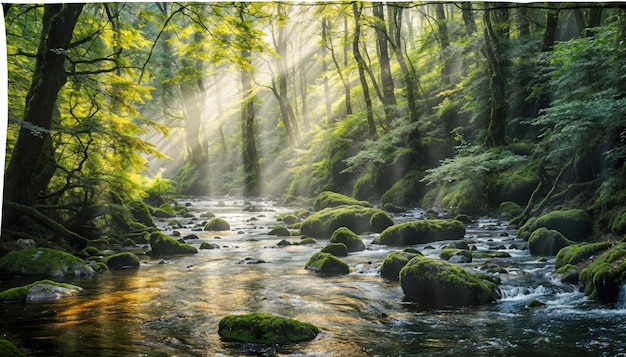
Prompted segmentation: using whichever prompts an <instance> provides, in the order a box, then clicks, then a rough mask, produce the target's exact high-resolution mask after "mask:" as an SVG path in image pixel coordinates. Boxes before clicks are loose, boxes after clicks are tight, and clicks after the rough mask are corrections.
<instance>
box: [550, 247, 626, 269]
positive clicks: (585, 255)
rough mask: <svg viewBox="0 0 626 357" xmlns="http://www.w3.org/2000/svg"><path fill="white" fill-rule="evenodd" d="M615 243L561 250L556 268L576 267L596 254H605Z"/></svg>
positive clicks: (555, 264) (557, 256)
mask: <svg viewBox="0 0 626 357" xmlns="http://www.w3.org/2000/svg"><path fill="white" fill-rule="evenodd" d="M613 245H614V243H611V242H598V243H589V244H574V245H569V246H567V247H564V248H563V249H561V250H559V252H558V253H557V255H556V260H555V261H554V268H555V269H559V268H560V267H562V266H565V265H567V264H571V265H576V264H578V263H580V262H583V261H585V260H587V259H589V258H590V257H592V256H593V255H595V254H598V253H600V252H603V251H605V250H607V249H609V248H611V247H613Z"/></svg>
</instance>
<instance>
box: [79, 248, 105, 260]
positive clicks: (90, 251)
mask: <svg viewBox="0 0 626 357" xmlns="http://www.w3.org/2000/svg"><path fill="white" fill-rule="evenodd" d="M78 254H80V256H82V257H85V258H88V257H94V256H96V255H100V254H102V252H100V249H98V248H96V247H94V246H93V245H90V246H87V247H85V248H83V250H81V251H80V253H78Z"/></svg>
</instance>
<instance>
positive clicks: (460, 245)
mask: <svg viewBox="0 0 626 357" xmlns="http://www.w3.org/2000/svg"><path fill="white" fill-rule="evenodd" d="M445 247H446V248H456V249H465V250H470V246H469V244H467V241H465V240H463V239H461V240H455V241H454V242H450V243H448V244H446V246H445Z"/></svg>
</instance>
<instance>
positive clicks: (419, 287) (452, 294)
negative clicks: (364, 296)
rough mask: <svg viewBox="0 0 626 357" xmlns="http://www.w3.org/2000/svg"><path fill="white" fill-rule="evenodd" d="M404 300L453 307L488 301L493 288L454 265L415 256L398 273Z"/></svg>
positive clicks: (494, 292) (493, 295) (429, 305)
mask: <svg viewBox="0 0 626 357" xmlns="http://www.w3.org/2000/svg"><path fill="white" fill-rule="evenodd" d="M400 285H401V286H402V291H403V292H404V295H405V296H406V298H407V299H408V300H410V301H413V302H415V303H417V304H419V305H420V306H421V307H423V308H453V307H461V306H470V305H480V304H485V303H489V302H492V301H493V300H494V298H495V296H497V294H498V293H497V288H496V285H495V284H493V283H490V282H485V281H482V280H480V279H478V278H477V277H476V276H474V275H472V274H470V273H469V272H467V271H466V270H465V269H463V268H461V267H459V266H456V265H454V264H451V263H448V262H444V261H440V260H436V259H432V258H427V257H420V256H418V257H415V258H413V259H411V261H409V262H408V263H407V264H406V265H405V266H404V268H402V270H401V271H400Z"/></svg>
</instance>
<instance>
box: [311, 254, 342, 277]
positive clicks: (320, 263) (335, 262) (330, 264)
mask: <svg viewBox="0 0 626 357" xmlns="http://www.w3.org/2000/svg"><path fill="white" fill-rule="evenodd" d="M305 269H307V270H313V271H316V272H319V273H324V274H349V273H350V268H349V267H348V264H346V263H345V262H344V261H343V260H341V259H339V258H337V257H335V256H334V255H332V254H329V253H322V252H317V253H315V254H313V256H311V258H309V260H308V261H307V263H306V265H305Z"/></svg>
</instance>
